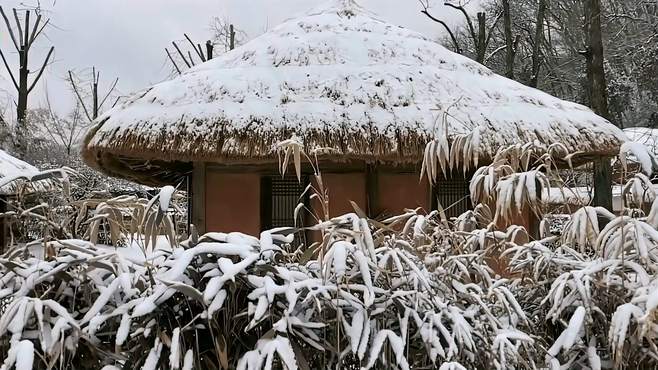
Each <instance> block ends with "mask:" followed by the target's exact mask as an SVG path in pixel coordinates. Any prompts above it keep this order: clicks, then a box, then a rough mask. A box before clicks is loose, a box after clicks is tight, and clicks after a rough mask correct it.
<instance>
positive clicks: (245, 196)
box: [206, 170, 261, 236]
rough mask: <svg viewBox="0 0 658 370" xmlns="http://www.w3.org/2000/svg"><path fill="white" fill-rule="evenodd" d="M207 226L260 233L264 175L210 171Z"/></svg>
mask: <svg viewBox="0 0 658 370" xmlns="http://www.w3.org/2000/svg"><path fill="white" fill-rule="evenodd" d="M206 230H207V231H221V232H233V231H239V232H243V233H246V234H249V235H254V236H258V235H259V234H260V231H261V230H260V175H258V174H248V173H244V174H226V173H220V172H214V171H212V170H208V171H207V172H206Z"/></svg>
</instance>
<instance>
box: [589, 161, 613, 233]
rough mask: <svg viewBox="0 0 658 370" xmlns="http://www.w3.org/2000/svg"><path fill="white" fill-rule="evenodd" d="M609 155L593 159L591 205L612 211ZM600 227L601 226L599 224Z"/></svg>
mask: <svg viewBox="0 0 658 370" xmlns="http://www.w3.org/2000/svg"><path fill="white" fill-rule="evenodd" d="M610 162H611V160H610V158H609V157H598V158H597V159H595V160H594V162H593V163H594V176H593V180H594V199H593V200H592V205H593V206H597V207H604V208H605V209H607V210H609V211H610V212H612V165H611V164H610ZM601 227H602V226H601Z"/></svg>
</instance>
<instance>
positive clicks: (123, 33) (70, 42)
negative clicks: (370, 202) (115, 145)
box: [0, 0, 476, 115]
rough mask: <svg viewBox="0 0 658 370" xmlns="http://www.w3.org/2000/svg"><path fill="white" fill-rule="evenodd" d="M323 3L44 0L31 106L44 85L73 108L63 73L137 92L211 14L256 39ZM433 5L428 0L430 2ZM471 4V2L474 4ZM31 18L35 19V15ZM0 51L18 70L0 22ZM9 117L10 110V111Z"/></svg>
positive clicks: (395, 1)
mask: <svg viewBox="0 0 658 370" xmlns="http://www.w3.org/2000/svg"><path fill="white" fill-rule="evenodd" d="M325 1H327V0H56V1H55V0H41V4H42V6H43V7H44V8H46V9H47V11H48V12H47V14H48V15H49V17H50V18H51V22H52V24H53V26H52V27H50V28H49V29H48V31H47V37H48V39H45V38H42V39H41V40H40V41H39V43H38V45H37V46H36V47H35V52H34V53H33V55H32V61H31V63H30V66H31V69H32V70H37V69H38V65H39V63H40V62H41V60H42V58H43V56H45V53H46V51H47V49H48V48H49V47H50V45H54V46H55V59H54V62H53V63H52V64H51V65H50V66H49V67H48V69H47V71H46V75H45V77H44V78H43V80H42V82H41V83H40V84H39V86H38V88H37V89H35V91H36V93H35V94H34V96H33V97H32V98H31V99H32V100H31V101H30V106H31V107H35V106H39V105H43V104H44V102H45V99H44V96H45V94H44V92H45V90H46V88H47V90H48V93H49V96H50V98H51V101H52V102H53V105H55V106H56V109H57V110H58V111H59V112H60V113H64V112H66V111H67V110H69V109H70V108H71V106H72V104H73V97H72V95H71V92H70V89H69V88H68V85H67V84H66V82H65V81H64V76H65V75H66V71H67V70H69V69H72V70H74V71H80V72H83V71H84V70H85V69H87V68H89V67H91V66H96V68H97V69H99V70H100V71H101V80H102V81H101V83H103V82H106V83H109V82H110V80H111V79H113V78H115V77H119V88H120V92H121V93H123V94H128V93H130V92H132V91H135V90H139V89H142V88H144V87H147V86H149V85H151V84H154V83H157V82H160V81H162V80H164V79H166V78H167V76H168V74H169V68H170V67H169V66H168V65H166V63H165V62H166V55H165V53H164V47H165V46H167V45H169V44H170V42H171V41H172V40H177V39H181V38H182V37H183V33H188V34H189V35H190V36H191V37H192V38H193V39H194V40H197V41H199V42H201V41H203V40H206V39H208V38H209V36H210V34H211V32H210V30H209V23H210V21H211V19H212V18H213V17H215V16H219V17H222V18H225V19H228V20H230V22H231V23H234V24H235V25H236V27H238V28H240V29H242V30H244V31H245V32H246V33H247V35H248V37H249V38H254V37H257V36H258V35H260V34H262V33H263V32H265V31H266V30H267V29H268V28H272V27H274V26H276V25H277V24H279V23H281V22H282V21H284V20H286V19H289V18H291V17H293V16H295V15H299V14H303V13H305V12H306V11H307V10H308V9H312V8H314V7H316V6H317V5H318V4H321V3H322V2H325ZM430 1H432V0H430ZM475 1H476V0H474V2H475ZM358 2H359V3H360V4H361V5H363V6H364V7H366V8H368V9H370V10H372V11H374V12H376V13H378V14H379V15H380V17H382V18H384V19H387V20H389V21H392V22H393V23H396V24H399V25H402V26H405V27H409V28H412V29H415V30H417V31H419V32H422V33H424V34H426V35H428V36H430V37H436V38H438V37H440V36H441V35H442V30H441V28H440V27H439V26H438V25H437V24H435V23H433V22H431V21H429V20H428V19H426V18H425V17H424V16H423V15H422V14H420V9H421V7H420V5H419V3H418V0H358ZM442 3H443V1H435V4H436V5H433V8H432V9H433V11H434V13H435V14H436V15H437V16H441V17H443V18H444V19H446V20H448V21H449V22H451V23H454V24H458V23H459V22H460V21H461V18H460V15H459V14H458V13H456V12H455V11H454V10H452V9H450V8H445V7H443V5H441V4H442ZM34 4H36V1H35V0H2V6H3V8H4V9H5V12H8V11H10V8H11V7H14V6H16V7H19V8H24V7H25V5H34ZM32 19H34V17H33V18H32ZM0 25H1V26H2V28H1V29H0V47H2V50H3V51H4V52H5V54H9V58H10V63H12V65H14V66H15V65H16V55H15V52H13V47H11V44H10V39H9V37H8V35H7V33H6V30H5V28H4V24H0ZM0 70H2V71H1V72H0V76H3V77H4V78H5V81H0V88H2V87H4V88H5V89H7V88H10V87H11V84H10V83H8V79H7V75H6V73H5V71H4V68H2V67H0ZM12 115H13V113H12Z"/></svg>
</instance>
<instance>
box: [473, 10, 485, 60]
mask: <svg viewBox="0 0 658 370" xmlns="http://www.w3.org/2000/svg"><path fill="white" fill-rule="evenodd" d="M477 16H478V37H477V43H476V44H475V49H476V51H477V57H476V61H477V62H478V63H480V64H484V58H485V56H486V52H487V15H486V13H484V12H479V13H478V15H477Z"/></svg>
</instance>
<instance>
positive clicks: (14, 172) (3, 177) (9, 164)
mask: <svg viewBox="0 0 658 370" xmlns="http://www.w3.org/2000/svg"><path fill="white" fill-rule="evenodd" d="M38 173H39V170H38V169H37V168H36V167H34V166H32V165H31V164H29V163H26V162H23V161H21V160H20V159H18V158H15V157H12V156H11V155H9V154H8V153H7V152H5V151H4V150H0V185H2V184H6V185H4V186H0V194H8V193H11V192H13V190H14V186H13V185H12V184H8V182H9V181H11V180H13V179H19V178H23V177H31V176H34V175H36V174H38Z"/></svg>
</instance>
